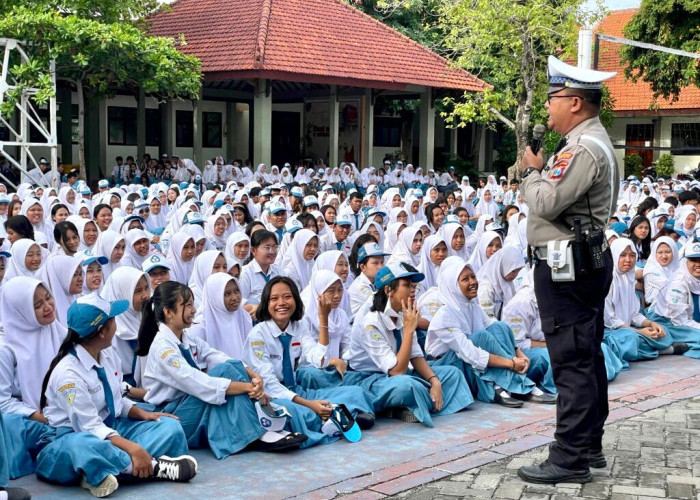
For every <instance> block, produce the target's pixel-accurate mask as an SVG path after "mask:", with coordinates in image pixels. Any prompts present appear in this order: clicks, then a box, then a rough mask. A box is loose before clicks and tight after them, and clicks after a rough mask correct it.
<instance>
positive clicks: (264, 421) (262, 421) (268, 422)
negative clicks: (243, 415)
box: [260, 417, 272, 429]
mask: <svg viewBox="0 0 700 500" xmlns="http://www.w3.org/2000/svg"><path fill="white" fill-rule="evenodd" d="M260 425H262V426H263V427H264V428H265V429H267V428H268V427H270V426H271V425H272V421H271V420H270V419H269V418H265V417H262V418H261V419H260Z"/></svg>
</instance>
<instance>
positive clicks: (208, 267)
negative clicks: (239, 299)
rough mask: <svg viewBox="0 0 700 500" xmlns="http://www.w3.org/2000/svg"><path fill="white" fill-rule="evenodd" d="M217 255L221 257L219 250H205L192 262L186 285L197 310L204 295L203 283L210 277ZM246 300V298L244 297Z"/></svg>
mask: <svg viewBox="0 0 700 500" xmlns="http://www.w3.org/2000/svg"><path fill="white" fill-rule="evenodd" d="M219 255H223V253H221V252H220V251H219V250H205V251H204V252H202V253H201V254H199V255H198V256H197V258H196V259H195V260H194V269H193V270H192V275H191V276H190V281H189V283H188V285H189V287H190V290H192V295H193V296H194V307H195V308H196V309H199V306H200V305H201V303H202V296H203V293H204V283H205V282H206V280H207V278H208V277H209V276H211V274H212V269H213V268H214V262H215V261H216V258H217V257H218V256H219ZM222 293H223V292H222ZM244 298H246V297H244Z"/></svg>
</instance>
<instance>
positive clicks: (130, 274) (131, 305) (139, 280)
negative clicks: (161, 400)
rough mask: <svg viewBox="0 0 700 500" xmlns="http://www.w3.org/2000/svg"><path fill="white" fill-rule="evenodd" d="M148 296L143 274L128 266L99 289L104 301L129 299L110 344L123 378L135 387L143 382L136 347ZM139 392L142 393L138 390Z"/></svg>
mask: <svg viewBox="0 0 700 500" xmlns="http://www.w3.org/2000/svg"><path fill="white" fill-rule="evenodd" d="M150 295H151V292H150V288H149V286H148V279H147V278H146V274H145V273H144V272H143V271H141V270H140V269H134V268H133V267H129V266H125V267H120V268H119V269H117V270H116V271H114V272H113V273H112V275H111V276H110V277H109V279H107V282H106V283H105V286H104V290H103V291H102V296H103V297H104V298H105V299H106V300H109V301H117V300H126V301H127V302H128V307H127V308H126V310H125V311H124V312H123V313H122V314H120V315H119V316H118V317H117V318H116V326H117V328H116V335H115V336H114V341H113V347H114V351H115V352H116V354H117V355H118V356H119V359H121V363H122V364H121V373H122V377H123V378H124V380H125V381H126V382H127V383H128V384H129V385H132V386H136V387H143V381H142V380H139V379H140V373H141V372H142V370H143V367H142V366H139V365H138V363H137V361H138V359H137V356H136V354H135V350H136V346H137V338H138V332H139V325H140V324H141V314H142V312H143V306H144V304H145V302H146V300H148V297H150ZM138 395H139V396H142V394H141V393H139V394H138Z"/></svg>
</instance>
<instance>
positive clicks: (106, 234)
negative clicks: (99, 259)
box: [94, 229, 126, 280]
mask: <svg viewBox="0 0 700 500" xmlns="http://www.w3.org/2000/svg"><path fill="white" fill-rule="evenodd" d="M120 241H125V240H124V237H123V236H122V235H121V234H119V233H118V232H117V231H114V230H112V229H107V230H105V231H102V232H101V233H100V235H99V236H98V237H97V241H96V242H95V252H94V253H95V255H104V256H105V257H107V259H108V260H109V262H108V263H107V264H104V265H103V266H102V274H103V275H104V279H105V280H106V279H107V278H109V276H110V275H111V274H112V273H113V272H114V270H115V269H118V268H119V267H121V265H122V260H124V257H125V256H126V248H125V249H124V250H125V251H124V255H122V258H121V259H120V260H119V262H112V252H113V251H114V247H116V246H117V244H118V243H119V242H120ZM125 243H126V242H125Z"/></svg>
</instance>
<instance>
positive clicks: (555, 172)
mask: <svg viewBox="0 0 700 500" xmlns="http://www.w3.org/2000/svg"><path fill="white" fill-rule="evenodd" d="M562 164H564V165H562ZM568 165H569V162H568V161H563V162H560V163H557V164H556V165H554V167H553V168H552V171H551V173H550V174H549V178H550V179H552V180H555V181H556V180H559V179H561V178H562V177H564V172H565V171H566V167H567V166H568Z"/></svg>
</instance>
